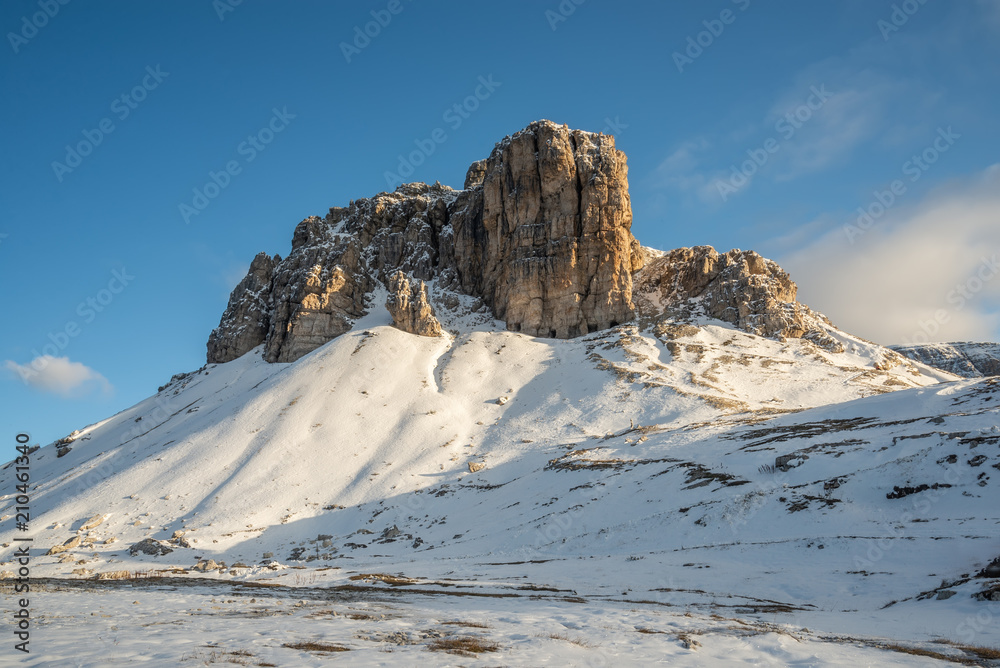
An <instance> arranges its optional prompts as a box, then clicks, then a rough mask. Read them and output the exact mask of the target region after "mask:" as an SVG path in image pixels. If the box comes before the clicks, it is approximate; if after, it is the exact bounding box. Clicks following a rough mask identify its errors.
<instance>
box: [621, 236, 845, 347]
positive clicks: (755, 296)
mask: <svg viewBox="0 0 1000 668" xmlns="http://www.w3.org/2000/svg"><path fill="white" fill-rule="evenodd" d="M635 292H636V299H637V302H638V303H639V310H640V314H641V315H644V316H650V317H653V318H654V319H663V318H670V319H675V320H681V321H684V320H690V319H692V318H693V317H696V316H707V317H710V318H715V319H717V320H722V321H724V322H729V323H732V324H734V325H736V326H737V327H739V328H740V329H742V330H744V331H747V332H750V333H751V334H758V335H760V336H778V337H781V336H784V337H788V338H801V337H802V336H803V335H805V334H806V333H807V332H809V331H810V330H815V329H816V323H817V321H821V322H827V321H826V318H824V317H823V316H821V315H819V314H817V313H814V312H813V311H811V310H810V309H809V308H808V307H807V306H805V305H803V304H799V303H798V302H796V301H795V293H796V286H795V283H793V282H792V280H791V278H790V277H789V276H788V274H787V273H786V272H785V271H784V270H783V269H782V268H781V267H779V266H778V265H777V264H776V263H774V262H772V261H771V260H767V259H765V258H763V257H761V256H760V255H758V254H757V253H755V252H753V251H741V250H731V251H729V252H728V253H722V254H720V253H718V252H717V251H716V250H715V249H714V248H712V247H711V246H695V247H694V248H678V249H676V250H673V251H670V252H669V253H664V254H662V255H660V256H659V257H654V258H653V259H651V260H649V262H648V263H647V264H646V266H645V267H644V268H643V269H642V270H641V271H640V272H638V274H637V275H636V286H635Z"/></svg>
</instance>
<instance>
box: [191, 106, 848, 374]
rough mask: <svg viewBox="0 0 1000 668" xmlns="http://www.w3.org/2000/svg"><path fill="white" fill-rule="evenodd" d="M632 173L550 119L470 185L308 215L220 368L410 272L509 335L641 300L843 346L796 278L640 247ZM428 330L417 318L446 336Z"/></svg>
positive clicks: (312, 338)
mask: <svg viewBox="0 0 1000 668" xmlns="http://www.w3.org/2000/svg"><path fill="white" fill-rule="evenodd" d="M627 175H628V168H627V166H626V162H625V155H624V154H623V153H622V152H621V151H619V150H617V149H616V148H615V143H614V138H613V137H611V136H609V135H603V134H595V133H590V132H583V131H580V130H570V129H569V128H567V127H566V126H560V125H556V124H555V123H551V122H549V121H537V122H535V123H532V124H531V125H529V126H528V127H527V128H525V129H524V130H521V131H520V132H517V133H515V134H514V135H513V136H509V137H506V138H505V139H504V140H503V141H501V142H499V143H498V144H497V145H496V146H495V147H494V149H493V151H492V153H491V154H490V156H489V158H487V159H486V160H480V161H477V162H475V163H473V164H472V166H471V167H470V168H469V170H468V174H467V175H466V179H465V189H464V190H460V191H457V190H453V189H451V188H449V187H447V186H442V185H440V184H434V185H426V184H423V183H410V184H404V185H401V186H399V187H398V188H397V189H396V190H395V192H392V193H384V192H383V193H379V194H377V195H375V196H374V197H371V198H368V199H359V200H354V201H352V202H351V203H350V205H349V206H347V207H342V208H332V209H330V212H329V213H328V214H327V215H326V217H324V218H318V217H310V218H307V219H306V220H304V221H302V222H301V223H299V225H298V227H296V228H295V234H294V237H293V239H292V251H291V253H290V254H289V255H288V257H286V258H284V259H281V258H280V257H279V256H274V257H273V258H271V257H268V256H267V255H264V254H261V255H258V256H257V258H255V259H254V262H253V264H252V265H251V267H250V272H249V274H248V275H247V277H246V278H245V279H244V280H243V281H242V282H241V283H240V284H239V285H238V286H237V287H236V289H235V290H234V291H233V294H232V296H231V297H230V301H229V306H228V308H227V309H226V311H225V313H224V314H223V316H222V320H221V322H220V323H219V327H218V328H217V329H216V330H215V331H213V332H212V335H211V337H210V338H209V342H208V361H209V362H226V361H229V360H232V359H235V358H237V357H239V356H241V355H243V354H245V353H247V352H248V351H250V350H252V349H253V348H255V347H256V346H258V345H260V344H265V348H264V359H266V360H267V361H269V362H291V361H294V360H296V359H298V358H300V357H302V356H303V355H305V354H306V353H308V352H310V351H312V350H314V349H316V348H318V347H319V346H321V345H323V344H324V343H326V342H327V341H329V340H331V339H333V338H335V337H337V336H339V335H341V334H343V333H344V332H346V331H348V330H349V329H350V327H351V325H352V323H353V322H354V321H355V320H356V319H357V318H359V317H361V316H363V315H365V314H366V313H367V312H368V310H369V308H371V307H372V303H371V300H372V296H373V293H374V291H375V289H376V288H378V287H379V286H383V287H385V288H389V287H390V285H389V283H390V281H389V279H390V276H392V275H394V274H395V273H396V272H397V271H402V272H403V273H404V274H406V275H407V276H410V277H413V278H414V279H416V280H420V281H425V282H426V283H427V289H426V290H424V291H423V292H421V294H423V295H425V297H424V299H425V302H424V303H426V306H427V308H428V309H430V308H431V306H430V305H431V303H432V302H433V301H435V300H442V301H444V302H450V303H455V302H456V295H457V294H464V295H469V296H472V297H475V298H478V299H479V300H481V303H483V304H485V305H486V306H487V307H488V308H489V309H490V310H491V311H492V313H493V315H494V316H495V317H496V318H498V319H500V320H503V321H504V322H505V323H506V326H507V329H509V330H513V331H518V332H522V333H525V334H531V335H534V336H543V337H554V338H572V337H575V336H580V335H583V334H587V333H590V332H594V331H597V330H602V329H607V328H609V327H614V326H616V325H619V324H622V323H624V322H626V321H629V320H632V319H633V318H634V317H635V316H636V314H637V311H636V308H637V306H636V303H635V300H634V297H636V298H638V299H640V300H641V302H642V305H641V308H640V310H639V313H638V314H639V315H641V316H643V317H644V318H645V319H647V320H648V319H650V318H652V319H654V320H655V319H663V318H672V319H682V320H683V319H685V318H690V317H692V316H694V315H699V314H701V315H704V316H707V317H710V318H717V319H720V320H724V321H726V322H730V323H732V324H734V325H736V326H738V327H740V328H742V329H744V330H746V331H748V332H752V333H756V334H760V335H763V336H777V337H780V336H784V337H802V336H807V337H809V338H813V339H814V340H815V341H816V342H818V343H820V344H821V345H823V344H824V343H826V344H829V346H835V345H836V344H835V342H833V341H832V340H829V338H828V337H827V338H826V339H823V337H824V336H825V335H824V334H822V327H817V326H816V323H819V322H826V321H825V319H824V318H822V316H819V315H818V314H813V313H812V312H811V311H809V309H808V308H806V307H805V306H803V305H801V304H798V303H796V302H795V284H794V283H792V281H791V280H790V279H789V277H788V275H787V274H786V273H785V272H784V271H782V270H781V269H780V267H778V266H777V265H776V264H774V263H773V262H771V261H769V260H765V259H764V258H762V257H760V256H759V255H757V254H756V253H753V252H750V251H747V252H744V251H730V252H729V253H725V254H721V255H720V254H719V253H717V252H716V251H715V250H714V249H712V248H710V247H708V246H699V247H696V248H691V249H678V250H675V251H672V252H670V253H667V254H659V255H658V254H657V252H656V251H650V250H648V249H643V248H641V246H640V245H639V243H638V242H637V241H636V240H635V238H634V237H633V236H632V233H631V231H630V228H631V224H632V209H631V204H630V201H629V194H628V178H627ZM647 260H650V262H649V266H647V267H645V268H643V264H644V263H645V262H646V261H647ZM640 269H641V271H640ZM634 280H638V283H639V284H638V287H637V288H636V287H635V286H633V281H634ZM692 300H693V301H692ZM439 303H440V302H439ZM421 308H423V307H422V306H421ZM408 317H409V316H407V318H408ZM420 319H421V320H422V319H423V316H420ZM404 320H406V318H404ZM414 323H415V321H414ZM414 323H411V322H409V321H407V323H406V324H403V325H402V327H403V328H404V329H405V328H407V327H411V326H412V327H416V328H417V329H422V330H423V329H426V328H427V327H429V328H430V329H426V331H433V325H430V324H428V323H429V321H427V323H425V324H423V325H416V324H414ZM827 324H828V323H827ZM407 331H409V330H407Z"/></svg>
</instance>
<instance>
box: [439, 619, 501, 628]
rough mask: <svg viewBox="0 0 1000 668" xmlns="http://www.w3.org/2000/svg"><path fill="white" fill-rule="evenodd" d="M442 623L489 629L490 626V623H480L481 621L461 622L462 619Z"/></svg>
mask: <svg viewBox="0 0 1000 668" xmlns="http://www.w3.org/2000/svg"><path fill="white" fill-rule="evenodd" d="M441 623H442V624H444V625H446V626H467V627H469V628H473V629H488V628H490V626H489V624H480V623H479V622H460V621H457V620H456V621H454V622H441Z"/></svg>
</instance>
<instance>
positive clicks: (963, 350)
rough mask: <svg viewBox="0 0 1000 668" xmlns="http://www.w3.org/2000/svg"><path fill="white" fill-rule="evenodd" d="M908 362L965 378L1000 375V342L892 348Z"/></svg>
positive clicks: (933, 344) (929, 344)
mask: <svg viewBox="0 0 1000 668" xmlns="http://www.w3.org/2000/svg"><path fill="white" fill-rule="evenodd" d="M892 348H893V350H895V351H897V352H899V353H900V354H902V355H906V356H907V357H909V358H910V359H913V360H916V361H918V362H922V363H923V364H928V365H930V366H933V367H935V368H938V369H942V370H944V371H947V372H949V373H953V374H956V375H959V376H962V377H964V378H982V377H983V376H1000V343H972V342H968V341H965V342H959V343H925V344H922V345H912V346H893V347H892Z"/></svg>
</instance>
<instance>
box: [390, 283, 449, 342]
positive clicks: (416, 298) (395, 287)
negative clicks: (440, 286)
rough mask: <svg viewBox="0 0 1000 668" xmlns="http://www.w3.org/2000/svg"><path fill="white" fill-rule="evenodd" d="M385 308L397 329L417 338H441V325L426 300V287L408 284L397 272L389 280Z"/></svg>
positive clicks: (423, 284)
mask: <svg viewBox="0 0 1000 668" xmlns="http://www.w3.org/2000/svg"><path fill="white" fill-rule="evenodd" d="M385 307H386V309H388V311H389V314H390V315H392V324H393V325H395V326H396V327H397V328H398V329H401V330H403V331H404V332H409V333H410V334H416V335H418V336H441V323H440V322H438V319H437V318H436V317H434V309H433V308H431V304H430V302H429V301H428V300H427V285H426V284H425V283H424V282H423V281H420V282H419V283H417V282H414V283H412V284H411V283H410V280H409V279H408V278H406V274H404V273H403V272H401V271H397V272H396V273H395V274H393V275H392V277H391V278H390V279H389V297H388V298H387V299H386V302H385Z"/></svg>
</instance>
